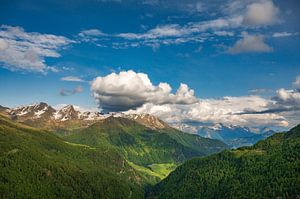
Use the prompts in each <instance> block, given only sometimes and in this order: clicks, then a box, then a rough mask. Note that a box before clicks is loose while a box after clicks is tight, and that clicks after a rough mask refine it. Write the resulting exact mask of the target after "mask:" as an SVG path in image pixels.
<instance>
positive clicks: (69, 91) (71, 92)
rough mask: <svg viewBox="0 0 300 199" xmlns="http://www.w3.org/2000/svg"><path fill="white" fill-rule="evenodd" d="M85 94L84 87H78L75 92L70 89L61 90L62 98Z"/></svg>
mask: <svg viewBox="0 0 300 199" xmlns="http://www.w3.org/2000/svg"><path fill="white" fill-rule="evenodd" d="M82 92H83V87H82V86H77V87H75V88H74V89H73V90H68V89H61V90H60V91H59V94H60V96H71V95H74V94H76V93H82Z"/></svg>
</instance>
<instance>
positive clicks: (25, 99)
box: [0, 0, 300, 125]
mask: <svg viewBox="0 0 300 199" xmlns="http://www.w3.org/2000/svg"><path fill="white" fill-rule="evenodd" d="M299 8H300V3H299V2H298V1H297V0H287V1H276V0H273V1H272V0H243V1H242V0H226V1H220V0H215V1H207V0H189V1H182V0H181V1H177V0H173V1H167V0H165V1H163V0H142V1H135V0H127V1H126V0H88V1H83V0H75V1H74V0H73V1H69V0H66V1H58V0H51V1H50V0H49V1H48V0H43V1H34V0H24V1H17V0H9V1H8V0H2V1H1V6H0V11H1V12H0V23H1V29H0V91H1V98H0V104H1V105H4V106H10V107H13V106H16V105H20V104H27V103H32V102H37V101H45V102H47V103H49V104H51V105H57V104H77V105H80V106H83V107H98V106H100V107H102V108H103V107H104V106H106V105H107V106H106V107H109V108H111V107H113V106H116V104H114V105H113V106H112V104H109V102H105V100H103V96H102V97H100V98H99V97H95V93H98V94H99V95H105V96H107V95H108V93H111V90H110V91H108V90H107V89H105V88H104V89H103V88H102V87H101V86H99V88H98V87H97V89H102V90H100V91H99V90H97V89H95V88H93V87H91V82H92V81H93V79H94V78H96V77H105V76H107V75H109V74H111V73H113V72H115V73H116V74H119V72H120V71H129V70H132V71H134V72H135V73H136V74H138V73H143V74H147V75H148V78H149V79H150V81H151V84H152V85H153V86H156V87H159V86H158V85H159V83H161V82H166V83H168V84H169V86H170V87H171V88H172V91H170V93H173V94H174V93H175V92H176V90H177V88H178V87H179V86H180V84H181V83H184V84H186V85H188V87H189V89H193V90H194V93H193V95H194V96H195V97H196V98H197V100H199V99H200V100H204V101H205V100H219V101H218V103H223V101H222V99H223V98H224V97H225V96H229V97H238V99H243V97H246V96H248V97H249V96H259V97H260V98H262V99H264V100H266V102H263V104H259V105H258V106H257V109H255V107H256V106H253V105H252V104H251V103H254V102H252V101H251V100H250V101H251V103H249V104H247V106H246V107H244V106H243V108H242V109H241V110H237V111H239V112H245V110H249V108H251V107H254V109H255V111H257V112H259V111H263V110H267V109H268V110H269V109H274V104H276V106H280V107H281V106H283V105H284V106H285V108H287V107H288V108H291V107H293V110H294V108H295V107H296V109H297V110H298V107H299V105H300V102H299V104H298V101H300V100H299V99H298V97H299V96H298V94H299V93H298V86H297V83H295V82H297V77H298V76H299V75H300V55H299V52H300V23H299V18H300V16H299V15H300V14H299V12H298V11H299ZM64 77H69V78H65V80H69V81H64V80H62V78H64ZM70 77H72V78H70ZM118 77H119V76H118ZM74 78H77V79H75V81H74ZM70 80H72V81H70ZM107 81H109V80H107ZM126 85H129V86H130V85H131V84H130V82H129V83H128V84H125V86H126ZM123 86H124V85H123ZM156 87H155V88H154V87H153V88H151V89H156ZM118 88H120V87H118ZM281 88H284V89H285V91H286V92H287V93H288V94H289V96H290V97H291V99H286V98H285V100H286V101H287V102H284V103H283V101H282V99H283V98H282V95H280V94H278V91H279V89H281ZM151 89H150V90H151ZM125 90H126V89H125ZM113 91H114V92H115V91H116V88H113ZM130 91H131V90H130V89H129V91H128V92H130ZM103 93H104V94H103ZM130 96H131V95H130ZM109 97H110V98H109V99H110V100H109V101H114V100H115V101H116V103H117V102H118V103H120V104H121V105H122V107H130V108H131V109H135V110H139V111H142V110H144V111H148V112H151V113H153V114H157V115H159V116H162V114H160V113H158V112H155V111H153V110H152V109H153V108H151V110H152V111H151V110H150V109H149V108H148V109H143V108H142V106H146V104H149V103H150V104H152V105H153V106H155V105H156V106H165V104H167V105H170V106H171V105H172V106H173V105H178V104H179V105H180V106H181V105H182V104H185V103H186V102H184V103H182V101H180V100H173V99H172V100H171V101H168V100H167V101H164V102H161V101H159V100H154V101H153V100H148V97H147V100H142V101H139V102H138V103H135V102H130V103H131V105H130V106H128V104H126V103H125V102H124V101H122V100H120V99H119V98H115V97H112V96H109ZM124 97H125V98H126V99H127V97H128V96H124V95H122V99H124ZM138 97H141V96H138ZM141 98H143V99H145V96H142V97H141ZM251 99H252V98H251ZM280 100H281V101H280ZM291 100H292V101H291ZM297 100H298V101H297ZM183 101H184V100H183ZM187 101H188V102H187V103H186V104H185V105H188V104H193V103H194V102H192V101H193V100H192V101H189V100H187ZM246 101H247V100H246ZM248 101H249V100H248ZM209 102H210V103H211V102H212V101H209ZM132 103H133V104H132ZM197 103H198V102H197ZM230 103H237V102H230ZM245 103H246V102H245ZM237 104H238V103H237ZM270 104H272V106H271V105H270ZM179 105H178V106H179ZM218 106H219V104H218ZM218 106H216V107H218ZM232 106H234V104H233V105H232ZM163 108H165V107H161V110H163ZM222 108H224V106H222ZM275 108H278V107H275ZM216 109H218V108H216ZM233 109H234V110H235V108H231V109H230V110H233ZM113 110H117V109H116V108H113ZM124 110H125V111H126V110H127V109H126V108H125V109H124ZM124 110H122V111H124ZM180 110H181V111H183V109H182V108H180ZM189 110H190V109H189ZM224 110H225V109H224ZM108 111H109V110H108ZM210 111H211V110H210ZM225 112H226V111H225ZM226 113H227V112H226ZM256 115H258V114H256ZM252 116H253V117H254V114H253V115H252ZM252 116H251V118H252ZM269 116H270V115H269ZM273 116H274V115H273ZM273 116H272V118H273V119H274V117H275V116H274V117H273ZM276 116H278V117H277V118H276V119H275V120H276V121H277V120H280V121H281V119H282V118H281V119H280V118H279V117H284V120H285V121H289V123H292V124H294V121H295V120H297V119H299V111H296V112H295V111H293V113H287V112H284V113H280V114H279V113H276ZM188 117H192V118H193V117H194V115H193V116H190V115H189V116H187V118H188ZM199 117H200V116H197V117H196V116H195V119H196V120H197V118H199ZM245 117H246V116H245ZM247 117H248V116H247ZM270 117H271V116H270ZM187 118H184V119H187ZM295 118H296V119H295ZM166 119H167V120H168V119H170V118H166ZM180 119H183V118H180ZM273 119H272V120H273ZM170 120H171V119H170ZM209 120H212V121H213V122H224V121H223V120H221V119H220V120H219V119H216V120H215V119H211V118H210V119H209ZM245 120H246V119H245ZM282 120H283V119H282ZM255 121H256V120H255ZM225 122H229V121H227V120H226V121H225ZM237 123H238V124H239V122H237ZM241 123H242V122H241ZM242 124H243V123H242ZM245 124H247V125H249V124H248V123H245ZM273 124H274V122H273V121H272V122H270V125H273ZM276 125H277V124H276Z"/></svg>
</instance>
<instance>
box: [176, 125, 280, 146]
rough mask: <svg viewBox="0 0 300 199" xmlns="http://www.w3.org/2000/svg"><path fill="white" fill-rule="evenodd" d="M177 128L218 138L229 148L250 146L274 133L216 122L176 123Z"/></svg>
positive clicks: (269, 130) (268, 130) (267, 130)
mask: <svg viewBox="0 0 300 199" xmlns="http://www.w3.org/2000/svg"><path fill="white" fill-rule="evenodd" d="M176 127H177V128H179V129H181V130H183V131H186V132H190V133H193V134H198V135H200V136H202V137H205V138H211V139H218V140H221V141H222V142H224V143H226V144H227V145H229V146H230V147H231V148H237V147H241V146H251V145H253V144H255V143H256V142H258V141H259V140H263V139H265V138H267V137H269V136H271V135H273V134H274V133H275V131H273V130H271V129H269V128H266V127H263V128H249V127H242V126H234V125H230V126H225V125H223V124H221V123H217V124H199V123H196V124H193V123H191V124H177V125H176Z"/></svg>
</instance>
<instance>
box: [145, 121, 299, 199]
mask: <svg viewBox="0 0 300 199" xmlns="http://www.w3.org/2000/svg"><path fill="white" fill-rule="evenodd" d="M299 196H300V125H298V126H297V127H295V128H293V129H291V130H290V131H289V132H287V133H278V134H275V135H273V136H271V137H270V138H268V139H266V140H263V141H260V142H258V143H257V144H255V145H254V146H252V147H242V148H239V149H236V150H225V151H223V152H221V153H219V154H215V155H211V156H208V157H203V158H194V159H191V160H189V161H187V162H185V163H184V164H183V165H181V166H179V167H178V168H177V169H176V170H175V171H174V172H172V173H171V174H170V175H169V176H168V177H167V178H166V179H164V180H162V181H161V182H160V183H158V184H157V185H156V186H154V188H153V189H152V190H151V191H149V192H148V198H299Z"/></svg>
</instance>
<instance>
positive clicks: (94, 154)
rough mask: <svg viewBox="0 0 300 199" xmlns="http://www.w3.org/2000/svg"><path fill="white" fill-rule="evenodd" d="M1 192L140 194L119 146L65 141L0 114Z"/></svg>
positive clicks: (78, 195)
mask: <svg viewBox="0 0 300 199" xmlns="http://www.w3.org/2000/svg"><path fill="white" fill-rule="evenodd" d="M0 171H1V172H0V179H1V180H0V198H24V197H25V198H26V197H30V198H57V197H59V198H141V197H142V196H143V193H142V188H141V187H142V183H143V182H142V177H141V176H140V175H138V174H137V170H136V169H134V168H133V167H131V166H130V165H129V164H128V163H127V162H126V160H125V159H124V158H123V157H122V156H121V155H119V153H118V152H117V151H115V150H114V149H111V148H108V147H100V146H99V147H97V148H92V147H90V146H86V145H79V144H73V143H69V142H66V141H64V140H62V139H61V138H58V137H56V136H55V135H54V134H53V133H50V132H47V131H40V130H37V129H35V128H31V127H28V126H25V125H21V124H18V123H15V122H12V121H11V120H9V119H7V118H5V117H4V116H2V115H0Z"/></svg>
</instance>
